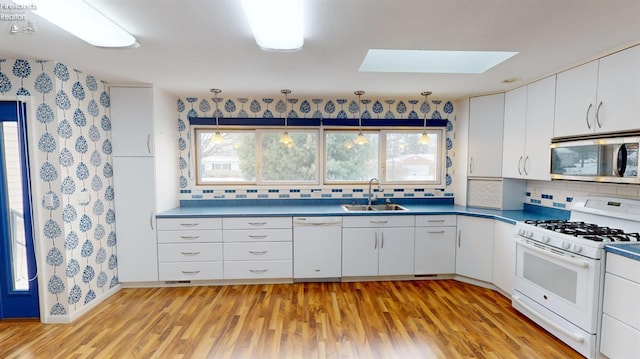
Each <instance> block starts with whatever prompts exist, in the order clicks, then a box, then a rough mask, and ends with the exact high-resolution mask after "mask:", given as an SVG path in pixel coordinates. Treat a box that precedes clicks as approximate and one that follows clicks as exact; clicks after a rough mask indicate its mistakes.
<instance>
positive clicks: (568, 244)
mask: <svg viewBox="0 0 640 359" xmlns="http://www.w3.org/2000/svg"><path fill="white" fill-rule="evenodd" d="M562 248H564V249H569V248H571V243H569V242H566V241H564V242H562Z"/></svg>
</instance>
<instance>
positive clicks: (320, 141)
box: [187, 125, 447, 188]
mask: <svg viewBox="0 0 640 359" xmlns="http://www.w3.org/2000/svg"><path fill="white" fill-rule="evenodd" d="M287 130H288V131H289V133H296V132H315V133H316V136H317V147H316V159H317V169H316V171H317V175H316V180H315V181H309V182H302V181H264V180H263V179H262V136H263V134H264V133H274V132H278V133H282V132H283V131H284V128H282V127H280V126H278V127H277V128H276V127H274V126H268V127H243V126H219V131H220V132H222V133H229V132H240V133H253V134H254V135H255V146H256V147H255V151H256V154H255V158H256V178H255V180H254V181H228V182H216V183H213V182H203V181H202V180H201V178H200V153H199V150H200V149H199V144H198V138H199V135H198V134H199V133H200V132H207V133H215V131H216V126H215V125H197V126H192V130H191V134H192V136H193V138H194V140H192V141H191V142H192V144H191V145H190V147H191V150H192V151H193V153H194V154H195V155H194V156H193V158H192V159H190V160H189V163H187V166H195V185H196V187H200V188H206V187H211V188H216V187H224V186H226V187H228V186H230V185H231V186H239V187H240V186H246V187H254V186H258V187H269V186H271V187H277V186H290V185H296V186H300V187H305V186H309V187H315V186H336V185H343V186H344V185H346V186H361V185H363V184H367V183H368V180H365V181H332V180H328V179H327V173H326V160H327V158H326V154H327V151H326V150H327V149H326V143H327V141H326V136H327V134H328V133H336V132H348V133H355V134H358V132H359V129H357V128H353V127H351V126H349V127H346V126H331V127H325V126H322V127H319V128H317V127H314V128H310V127H291V126H289V127H288V128H287ZM362 132H363V133H365V134H367V133H376V134H378V165H377V175H376V178H378V179H379V180H380V183H381V184H382V185H401V186H402V185H404V186H421V187H431V188H437V187H442V186H444V184H445V183H446V178H445V177H446V152H447V151H446V132H445V128H443V127H427V128H426V132H427V134H437V136H438V141H439V143H438V145H437V147H436V150H437V153H436V156H435V158H436V161H437V165H436V166H435V170H436V172H437V173H436V176H435V177H436V179H435V180H416V181H387V180H386V178H385V177H386V170H387V169H386V161H387V135H388V134H393V133H415V134H422V133H423V132H425V128H423V127H409V128H408V127H391V126H389V127H387V126H385V127H371V126H369V127H366V128H362Z"/></svg>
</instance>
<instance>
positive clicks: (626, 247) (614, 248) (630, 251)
mask: <svg viewBox="0 0 640 359" xmlns="http://www.w3.org/2000/svg"><path fill="white" fill-rule="evenodd" d="M604 249H605V250H606V251H607V252H609V253H615V254H619V255H621V256H624V257H627V258H631V259H634V260H637V261H640V243H637V242H636V243H621V244H607V245H606V246H605V247H604Z"/></svg>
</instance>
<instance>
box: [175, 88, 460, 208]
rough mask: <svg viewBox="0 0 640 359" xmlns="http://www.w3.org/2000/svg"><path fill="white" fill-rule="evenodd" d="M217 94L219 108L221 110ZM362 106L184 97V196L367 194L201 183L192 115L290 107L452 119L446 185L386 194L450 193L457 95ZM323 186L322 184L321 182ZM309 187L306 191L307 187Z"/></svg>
mask: <svg viewBox="0 0 640 359" xmlns="http://www.w3.org/2000/svg"><path fill="white" fill-rule="evenodd" d="M216 100H217V105H218V106H217V110H216ZM361 103H362V105H364V106H363V107H362V109H360V107H359V106H358V103H357V99H346V98H312V99H298V98H289V99H288V104H286V105H285V102H284V100H283V99H274V98H253V99H252V98H248V97H237V98H223V97H218V98H217V99H216V98H198V97H185V98H180V99H178V102H177V111H178V131H179V135H180V137H179V138H178V149H179V150H180V158H179V163H178V165H179V167H180V199H181V200H199V199H255V198H260V199H275V198H310V197H312V193H313V196H320V197H322V198H338V197H346V196H353V194H352V192H356V193H359V195H360V196H362V195H363V194H362V191H361V190H362V189H359V188H349V189H344V191H343V190H342V189H341V188H335V187H331V188H329V187H324V188H314V189H308V190H300V189H298V188H297V187H296V188H281V187H280V188H260V187H256V188H249V189H248V188H246V187H241V188H233V187H232V186H227V187H225V188H224V189H216V188H213V189H212V188H211V187H209V188H207V187H196V185H195V173H194V172H193V170H192V168H193V166H194V164H193V163H192V161H193V156H192V154H191V151H192V144H191V132H192V131H191V129H190V125H189V118H192V117H216V116H217V117H219V118H274V117H277V118H283V117H285V116H284V115H285V111H287V109H289V112H288V113H287V117H288V118H316V119H322V118H332V119H333V118H337V119H348V118H354V119H357V118H358V117H359V115H360V110H362V118H363V119H371V118H374V119H377V118H380V119H388V120H398V121H399V122H398V123H399V124H401V121H402V120H403V119H405V120H406V119H422V118H424V115H425V113H426V114H427V117H428V118H430V119H446V120H448V121H447V128H446V139H445V141H446V151H447V153H446V169H445V171H446V173H445V180H446V184H443V186H442V188H437V189H434V188H422V187H415V188H414V187H411V188H406V187H403V188H393V189H390V190H389V191H388V192H386V193H385V194H384V195H385V197H397V196H402V197H434V196H435V197H444V196H446V197H450V196H453V193H451V192H450V191H449V189H450V188H452V187H451V185H452V183H453V174H452V173H450V171H452V168H453V156H452V149H453V147H454V141H455V127H456V117H455V113H454V104H453V102H452V101H442V100H438V99H436V100H429V101H428V102H425V101H424V99H421V98H414V99H362V100H361ZM321 187H322V186H321ZM305 191H306V192H305Z"/></svg>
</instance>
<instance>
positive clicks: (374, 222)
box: [369, 221, 389, 224]
mask: <svg viewBox="0 0 640 359" xmlns="http://www.w3.org/2000/svg"><path fill="white" fill-rule="evenodd" d="M387 222H389V221H369V223H373V224H386V223H387Z"/></svg>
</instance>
